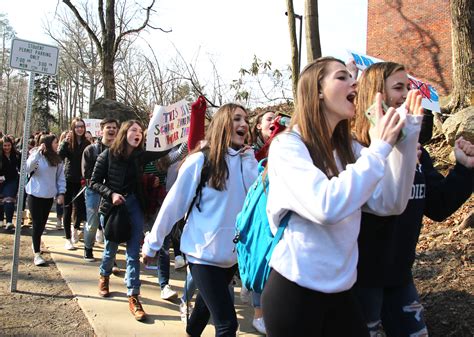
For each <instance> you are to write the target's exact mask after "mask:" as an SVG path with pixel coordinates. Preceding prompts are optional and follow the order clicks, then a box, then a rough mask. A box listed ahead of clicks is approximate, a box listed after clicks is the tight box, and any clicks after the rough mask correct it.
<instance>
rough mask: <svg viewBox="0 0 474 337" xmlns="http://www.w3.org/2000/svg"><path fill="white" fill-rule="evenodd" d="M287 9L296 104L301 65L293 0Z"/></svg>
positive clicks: (288, 3) (288, 2)
mask: <svg viewBox="0 0 474 337" xmlns="http://www.w3.org/2000/svg"><path fill="white" fill-rule="evenodd" d="M286 9H287V15H288V28H289V30H290V45H291V83H292V87H293V101H294V102H295V104H296V90H297V87H298V78H299V69H300V65H299V64H298V41H297V40H296V25H295V10H294V8H293V0H286Z"/></svg>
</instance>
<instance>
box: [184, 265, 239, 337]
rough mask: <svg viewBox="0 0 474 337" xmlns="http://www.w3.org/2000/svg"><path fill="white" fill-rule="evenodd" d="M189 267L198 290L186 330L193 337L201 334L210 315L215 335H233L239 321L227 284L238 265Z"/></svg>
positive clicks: (230, 336) (231, 336)
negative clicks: (227, 266)
mask: <svg viewBox="0 0 474 337" xmlns="http://www.w3.org/2000/svg"><path fill="white" fill-rule="evenodd" d="M189 268H190V269H191V275H192V276H193V279H194V282H195V283H196V286H197V288H198V289H199V293H198V295H197V297H196V303H195V306H194V310H193V312H192V314H191V317H190V318H189V321H188V325H187V326H186V332H187V333H188V334H189V335H191V336H192V337H195V336H201V334H202V332H203V330H204V328H205V327H206V325H207V323H208V322H209V317H210V316H211V315H212V321H213V322H214V327H215V329H216V337H224V336H225V337H235V334H236V332H237V326H238V323H237V315H236V313H235V308H234V302H233V299H232V296H231V295H230V292H229V284H230V281H231V280H232V278H233V277H234V274H235V271H236V270H237V265H234V266H232V267H230V268H220V267H215V266H209V265H204V264H192V263H190V264H189Z"/></svg>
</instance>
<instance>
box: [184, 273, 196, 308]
mask: <svg viewBox="0 0 474 337" xmlns="http://www.w3.org/2000/svg"><path fill="white" fill-rule="evenodd" d="M195 292H196V284H195V283H194V280H193V276H192V275H191V273H186V281H185V282H184V290H183V297H181V302H186V301H188V302H190V301H191V299H192V298H193V296H194V293H195Z"/></svg>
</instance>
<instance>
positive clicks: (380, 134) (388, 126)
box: [369, 93, 405, 146]
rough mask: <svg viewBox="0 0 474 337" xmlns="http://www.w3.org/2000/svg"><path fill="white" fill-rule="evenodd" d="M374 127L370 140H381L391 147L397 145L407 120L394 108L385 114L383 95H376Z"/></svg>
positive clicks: (370, 132)
mask: <svg viewBox="0 0 474 337" xmlns="http://www.w3.org/2000/svg"><path fill="white" fill-rule="evenodd" d="M373 123H374V125H373V126H372V127H371V128H370V130H369V134H370V139H372V140H375V139H380V140H383V141H385V142H387V143H389V144H390V145H392V146H393V145H395V143H396V141H397V138H398V134H399V133H400V131H401V130H402V128H403V126H404V125H405V118H402V117H401V116H400V114H399V113H398V112H396V111H395V109H394V108H389V109H388V110H387V112H386V113H385V114H384V112H383V109H382V94H381V93H377V94H376V95H375V109H374V112H373Z"/></svg>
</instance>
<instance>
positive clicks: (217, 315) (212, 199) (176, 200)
mask: <svg viewBox="0 0 474 337" xmlns="http://www.w3.org/2000/svg"><path fill="white" fill-rule="evenodd" d="M248 130H249V126H248V123H247V112H246V110H245V108H243V107H242V106H240V105H237V104H225V105H223V106H222V107H220V108H219V110H218V111H217V112H216V113H215V114H214V117H213V119H212V122H211V124H210V126H209V129H208V130H207V134H206V140H207V145H206V146H205V147H204V149H203V150H202V151H201V150H200V149H199V148H197V149H196V151H197V152H194V153H192V154H191V155H189V156H188V157H187V158H186V160H185V161H184V163H183V165H182V166H181V168H180V170H179V173H178V177H177V179H176V181H175V183H174V185H173V186H172V187H171V190H170V191H169V193H168V195H167V196H166V198H165V200H164V203H163V205H162V206H161V210H160V212H159V214H158V217H157V219H156V221H155V224H154V226H153V228H152V231H151V233H150V234H149V235H147V236H146V238H145V243H144V245H143V250H142V252H143V253H142V256H143V259H144V263H146V262H147V261H148V259H149V257H154V256H155V254H156V253H157V252H158V251H159V250H160V248H161V246H162V244H163V239H164V238H165V237H166V235H167V234H168V233H169V232H170V231H171V229H172V228H173V226H174V224H175V223H176V222H177V221H178V220H179V219H181V218H183V217H184V215H185V213H186V211H187V210H188V209H189V207H190V206H192V208H191V209H190V210H189V212H190V213H189V217H188V221H187V223H186V225H185V227H184V231H183V233H182V237H181V251H182V252H183V253H185V254H186V257H187V260H188V262H189V268H190V270H191V274H192V277H193V279H194V282H195V283H196V285H197V288H198V290H199V294H198V295H197V298H196V303H195V307H194V310H193V312H192V314H191V317H190V319H189V321H188V324H187V326H186V332H187V333H188V335H190V336H200V335H201V333H202V331H203V330H204V328H205V327H206V325H207V323H208V321H209V317H210V316H212V320H213V322H214V326H215V329H216V336H235V334H236V330H237V317H236V313H235V308H234V304H233V301H232V297H231V294H230V292H229V288H228V286H229V283H230V282H231V280H232V278H233V276H234V274H235V271H236V269H237V256H236V253H235V251H234V244H233V242H232V239H233V238H234V236H235V219H236V216H237V214H238V213H239V211H240V210H241V209H242V205H243V202H244V199H245V196H246V194H247V190H248V188H249V187H250V186H251V184H252V183H253V182H254V180H255V179H256V177H257V161H256V160H255V157H254V152H253V150H251V149H250V147H249V146H246V145H245V140H246V138H247V136H248ZM204 153H207V154H204ZM206 157H207V159H206ZM205 162H207V163H208V164H206V165H204V164H205ZM203 166H206V167H204V170H203ZM203 172H204V178H206V177H207V179H205V181H206V183H205V185H204V186H203V187H202V190H201V191H198V190H197V187H198V185H199V184H200V183H201V179H202V178H203V177H202V174H203ZM206 172H207V173H208V174H207V173H206ZM195 197H196V198H195Z"/></svg>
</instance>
